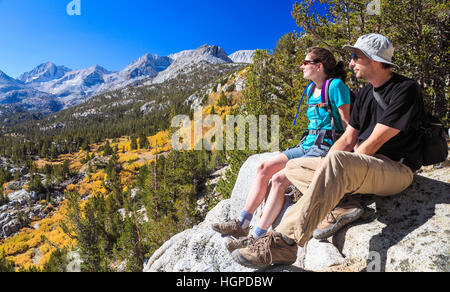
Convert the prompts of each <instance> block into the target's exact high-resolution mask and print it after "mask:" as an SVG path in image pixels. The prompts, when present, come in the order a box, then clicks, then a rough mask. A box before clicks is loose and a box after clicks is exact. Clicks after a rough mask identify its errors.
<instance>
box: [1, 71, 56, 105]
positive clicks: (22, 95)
mask: <svg viewBox="0 0 450 292" xmlns="http://www.w3.org/2000/svg"><path fill="white" fill-rule="evenodd" d="M12 104H14V105H16V106H17V107H18V108H22V109H25V110H29V111H39V112H42V113H46V114H48V113H51V112H55V111H59V110H60V109H61V108H62V104H61V103H60V102H59V101H58V100H57V99H56V98H55V97H54V96H52V95H51V94H48V93H45V92H41V91H38V90H36V89H34V88H32V87H31V86H28V85H27V84H24V83H23V82H21V81H19V80H16V79H14V78H12V77H10V76H8V75H6V74H5V73H4V72H2V71H0V105H2V106H1V108H0V112H2V108H6V107H7V106H6V105H12ZM4 105H5V106H4Z"/></svg>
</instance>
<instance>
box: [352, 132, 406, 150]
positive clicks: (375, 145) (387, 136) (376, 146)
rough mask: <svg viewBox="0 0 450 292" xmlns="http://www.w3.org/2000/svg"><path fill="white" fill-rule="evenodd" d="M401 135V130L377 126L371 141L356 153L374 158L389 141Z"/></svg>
mask: <svg viewBox="0 0 450 292" xmlns="http://www.w3.org/2000/svg"><path fill="white" fill-rule="evenodd" d="M399 133H400V130H397V129H394V128H391V127H388V126H385V125H382V124H377V125H376V126H375V129H374V130H373V132H372V134H371V135H370V137H369V139H367V140H366V141H364V143H362V144H361V146H359V147H358V149H357V150H356V152H355V153H358V154H365V155H370V156H373V155H374V154H375V153H377V151H378V150H380V148H381V147H382V146H383V145H384V144H385V143H386V142H387V141H389V140H391V139H392V138H394V137H395V136H397V135H398V134H399Z"/></svg>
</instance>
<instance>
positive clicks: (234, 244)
mask: <svg viewBox="0 0 450 292" xmlns="http://www.w3.org/2000/svg"><path fill="white" fill-rule="evenodd" d="M255 241H256V240H255V239H254V238H253V236H252V235H250V236H247V237H242V238H240V239H236V240H229V241H227V243H226V244H225V245H226V247H227V249H228V251H229V252H233V251H235V250H236V249H239V248H244V247H247V246H249V245H250V244H253V243H255Z"/></svg>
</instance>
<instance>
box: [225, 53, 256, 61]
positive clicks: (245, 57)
mask: <svg viewBox="0 0 450 292" xmlns="http://www.w3.org/2000/svg"><path fill="white" fill-rule="evenodd" d="M254 55H255V51H254V50H242V51H237V52H235V53H233V54H231V55H230V56H229V57H230V59H231V60H233V62H234V63H253V56H254Z"/></svg>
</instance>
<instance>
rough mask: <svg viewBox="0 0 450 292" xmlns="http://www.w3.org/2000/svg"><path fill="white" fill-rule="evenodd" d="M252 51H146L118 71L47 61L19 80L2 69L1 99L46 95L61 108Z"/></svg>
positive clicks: (243, 57) (247, 57)
mask: <svg viewBox="0 0 450 292" xmlns="http://www.w3.org/2000/svg"><path fill="white" fill-rule="evenodd" d="M252 53H253V51H239V52H236V53H235V54H233V55H231V56H230V57H228V55H227V54H226V53H225V51H224V50H223V49H222V48H220V47H218V46H210V45H203V46H201V47H199V48H197V49H194V50H186V51H182V52H179V53H175V54H171V55H169V56H167V57H161V56H158V55H152V54H148V53H147V54H145V55H144V56H142V57H140V58H139V59H137V60H135V61H133V62H132V63H131V64H130V65H128V66H127V67H126V68H124V69H123V70H122V71H118V72H110V71H108V70H106V69H105V68H103V67H101V66H99V65H95V66H92V67H90V68H86V69H80V70H73V71H72V70H70V69H68V68H66V67H64V66H56V65H55V64H53V63H52V62H47V63H44V64H41V65H39V66H38V67H36V68H35V69H33V70H32V71H30V72H26V73H24V74H22V75H20V76H19V77H18V79H19V80H16V79H14V78H11V77H9V76H8V78H7V77H5V76H7V75H6V74H4V73H3V75H2V76H3V77H2V76H0V103H1V102H2V101H4V103H14V102H21V101H22V100H23V99H26V98H30V97H35V98H41V97H45V98H47V99H52V98H56V100H57V101H58V103H61V104H63V107H64V108H69V107H72V106H75V105H78V104H80V103H83V102H85V101H86V100H87V99H89V98H90V97H92V96H95V95H98V94H102V93H106V92H109V91H113V90H117V89H121V88H124V87H127V86H130V85H132V84H136V83H137V82H140V84H144V85H148V84H157V83H162V82H164V81H166V80H170V79H173V78H176V77H177V76H178V75H179V74H182V73H183V74H186V73H189V72H191V71H193V70H195V69H199V68H200V67H201V68H203V67H205V66H206V65H210V64H226V63H234V62H239V63H248V62H251V57H252V56H253V55H252ZM231 57H233V58H231ZM2 78H3V79H2ZM2 80H3V81H2ZM2 82H3V85H2ZM52 108H53V109H54V108H57V107H52ZM46 112H47V111H46Z"/></svg>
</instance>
